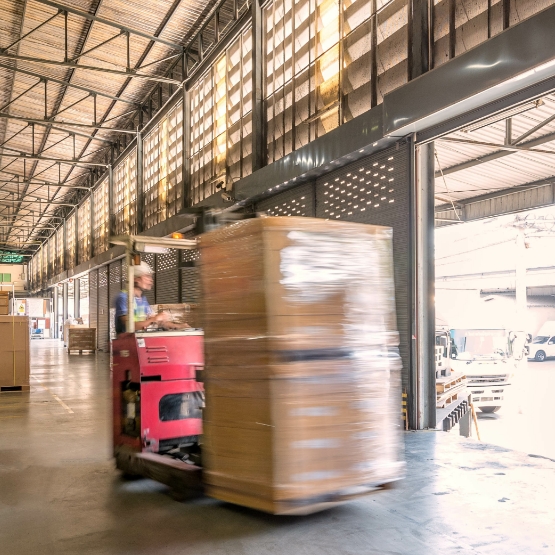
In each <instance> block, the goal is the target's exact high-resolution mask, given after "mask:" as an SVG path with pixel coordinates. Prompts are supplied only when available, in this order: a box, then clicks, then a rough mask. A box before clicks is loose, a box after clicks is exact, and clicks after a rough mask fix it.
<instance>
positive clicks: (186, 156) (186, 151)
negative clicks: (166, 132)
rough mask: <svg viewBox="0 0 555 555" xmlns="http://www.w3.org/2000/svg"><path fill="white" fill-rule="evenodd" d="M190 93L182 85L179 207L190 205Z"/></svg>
mask: <svg viewBox="0 0 555 555" xmlns="http://www.w3.org/2000/svg"><path fill="white" fill-rule="evenodd" d="M190 133H191V95H190V93H189V91H188V90H187V89H186V87H185V86H183V149H182V152H183V185H182V187H183V188H182V191H181V197H182V198H181V209H184V208H187V207H189V206H192V198H191V197H192V195H191V165H190V158H191V141H190V140H189V137H190Z"/></svg>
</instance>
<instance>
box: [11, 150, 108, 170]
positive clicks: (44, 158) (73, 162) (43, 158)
mask: <svg viewBox="0 0 555 555" xmlns="http://www.w3.org/2000/svg"><path fill="white" fill-rule="evenodd" d="M0 158H20V159H26V160H39V161H46V162H57V163H60V164H66V165H68V166H84V167H87V166H102V167H103V168H105V167H106V166H107V165H108V164H100V163H98V162H82V161H80V160H71V159H65V158H51V157H49V156H31V155H29V154H23V155H22V154H12V153H11V152H9V153H6V152H0Z"/></svg>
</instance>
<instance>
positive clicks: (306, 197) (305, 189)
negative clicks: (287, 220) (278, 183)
mask: <svg viewBox="0 0 555 555" xmlns="http://www.w3.org/2000/svg"><path fill="white" fill-rule="evenodd" d="M315 189H316V186H315V184H314V183H307V184H305V185H300V186H299V187H295V188H294V189H288V190H287V191H284V192H283V193H279V194H278V195H275V196H273V197H270V198H267V199H264V200H262V201H260V202H259V203H258V204H257V205H256V211H257V212H266V214H268V215H269V216H308V217H312V218H314V217H316V199H315Z"/></svg>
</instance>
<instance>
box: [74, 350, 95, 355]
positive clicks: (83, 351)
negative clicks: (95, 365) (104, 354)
mask: <svg viewBox="0 0 555 555" xmlns="http://www.w3.org/2000/svg"><path fill="white" fill-rule="evenodd" d="M94 351H95V349H68V350H67V354H68V355H70V354H71V353H72V352H73V353H77V354H79V355H82V354H83V353H90V354H94Z"/></svg>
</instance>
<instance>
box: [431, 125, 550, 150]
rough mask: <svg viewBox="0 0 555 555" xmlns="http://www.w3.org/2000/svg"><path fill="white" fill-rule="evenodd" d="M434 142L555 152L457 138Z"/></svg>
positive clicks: (445, 138)
mask: <svg viewBox="0 0 555 555" xmlns="http://www.w3.org/2000/svg"><path fill="white" fill-rule="evenodd" d="M509 119H510V118H509ZM507 121H509V120H507ZM436 141H437V142H441V143H461V144H465V145H475V146H485V147H488V148H496V149H498V150H509V151H511V152H520V151H524V152H538V153H540V154H555V150H538V149H534V148H528V147H526V146H517V145H513V144H510V143H508V142H507V143H506V144H502V145H500V144H496V143H488V142H485V141H472V140H468V139H459V138H457V137H441V138H440V139H436Z"/></svg>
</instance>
